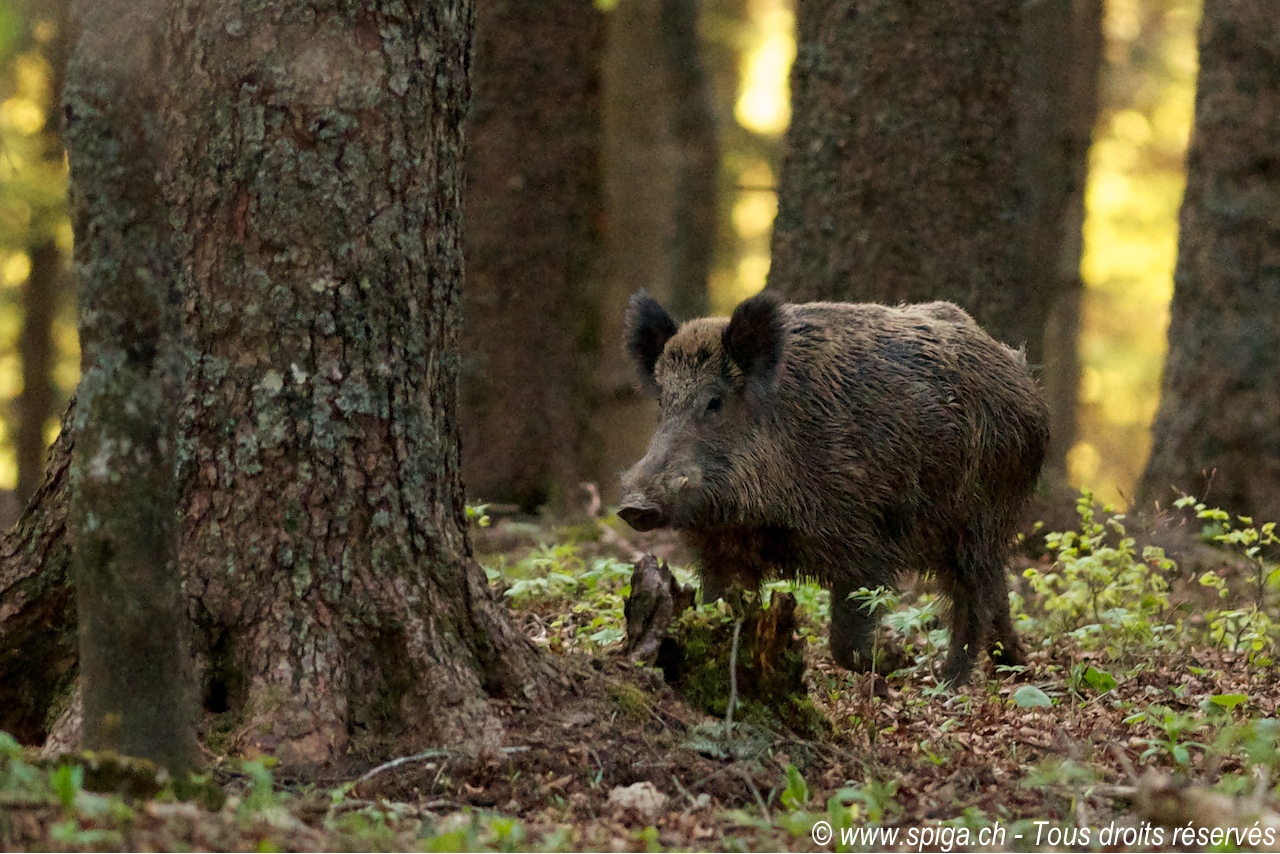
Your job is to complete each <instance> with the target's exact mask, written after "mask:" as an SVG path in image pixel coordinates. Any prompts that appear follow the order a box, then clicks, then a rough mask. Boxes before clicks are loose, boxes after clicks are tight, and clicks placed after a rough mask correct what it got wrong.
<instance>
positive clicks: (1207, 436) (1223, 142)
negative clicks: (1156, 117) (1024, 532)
mask: <svg viewBox="0 0 1280 854" xmlns="http://www.w3.org/2000/svg"><path fill="white" fill-rule="evenodd" d="M1199 40H1200V78H1199V83H1198V86H1197V89H1196V121H1195V128H1194V130H1193V131H1192V138H1191V147H1190V152H1189V154H1188V161H1187V189H1186V195H1185V196H1184V199H1183V203H1182V218H1181V235H1180V238H1179V245H1178V266H1177V271H1176V273H1175V276H1174V281H1175V288H1174V293H1173V304H1172V306H1171V317H1170V323H1169V356H1168V362H1167V363H1166V365H1165V373H1164V380H1163V387H1162V391H1161V398H1160V409H1159V412H1158V413H1157V415H1156V421H1155V425H1154V427H1153V428H1152V433H1153V436H1152V439H1153V447H1152V452H1151V458H1150V460H1149V461H1148V463H1147V469H1146V472H1145V473H1144V475H1143V477H1142V481H1141V483H1140V484H1139V492H1138V497H1139V499H1140V500H1141V501H1150V500H1159V501H1161V502H1168V501H1169V500H1170V499H1171V498H1172V497H1173V490H1174V489H1180V490H1186V491H1188V492H1191V493H1192V494H1195V495H1197V496H1199V497H1202V498H1206V499H1207V500H1208V501H1209V502H1210V503H1213V504H1216V505H1219V506H1222V507H1225V508H1228V509H1230V510H1232V511H1235V512H1237V513H1245V514H1251V515H1253V516H1256V517H1257V518H1258V519H1259V520H1260V521H1261V520H1271V521H1275V520H1280V347H1277V341H1280V213H1278V212H1280V155H1277V152H1280V76H1277V72H1276V69H1277V68H1280V17H1278V16H1277V15H1276V10H1275V7H1274V5H1273V4H1271V3H1268V2H1265V0H1207V1H1206V3H1205V7H1204V18H1203V20H1202V22H1201V24H1200V39H1199Z"/></svg>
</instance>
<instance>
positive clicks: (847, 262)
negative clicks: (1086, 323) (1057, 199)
mask: <svg viewBox="0 0 1280 854" xmlns="http://www.w3.org/2000/svg"><path fill="white" fill-rule="evenodd" d="M1022 5H1023V4H1021V3H1019V2H1017V0H982V2H976V3H942V4H938V3H929V4H903V3H900V2H896V1H894V0H877V2H871V3H853V2H849V0H799V2H798V4H797V31H798V32H797V51H796V61H795V65H794V66H793V68H792V72H791V81H792V119H791V127H790V130H789V131H788V137H787V144H788V151H787V155H786V158H785V160H784V162H783V167H782V173H781V176H780V181H779V199H778V217H777V220H776V221H775V224H774V233H773V265H772V268H771V270H770V273H769V283H770V285H771V286H772V287H774V288H777V289H778V290H780V291H782V292H783V293H784V294H786V295H787V296H788V297H790V298H792V299H794V300H813V299H846V300H867V301H876V302H889V303H895V302H900V301H918V300H929V299H950V300H953V301H955V302H957V303H959V304H960V305H962V306H964V307H965V308H967V309H969V310H970V311H971V312H972V313H973V315H974V316H975V317H976V318H977V319H978V321H979V322H980V323H982V324H983V325H984V326H985V327H986V328H987V329H988V331H990V332H991V333H992V334H993V335H994V336H995V337H997V338H999V339H1001V340H1003V341H1007V342H1010V343H1012V344H1023V343H1025V344H1026V346H1027V349H1028V355H1029V357H1030V359H1031V361H1032V362H1033V363H1040V362H1041V361H1042V359H1043V342H1044V329H1045V318H1046V316H1047V314H1048V310H1049V303H1048V299H1047V293H1048V289H1047V288H1043V287H1036V286H1035V285H1034V283H1031V282H1029V281H1028V280H1027V277H1026V270H1027V267H1026V247H1027V245H1026V234H1025V228H1026V223H1027V219H1026V211H1025V209H1024V204H1023V199H1022V188H1021V187H1020V178H1019V161H1018V146H1017V126H1016V109H1015V84H1016V82H1017V78H1018V69H1019V55H1020V53H1021V50H1020V44H1021V29H1020V26H1021V21H1020V11H1019V10H1020V8H1021V7H1022Z"/></svg>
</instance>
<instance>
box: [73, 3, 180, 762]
mask: <svg viewBox="0 0 1280 854" xmlns="http://www.w3.org/2000/svg"><path fill="white" fill-rule="evenodd" d="M162 8H163V0H118V2H102V0H88V2H84V3H82V4H81V5H79V6H78V7H77V10H76V13H77V18H78V21H77V23H78V30H79V33H80V38H79V43H78V44H77V46H76V50H75V54H74V60H73V61H72V63H71V65H70V67H69V69H68V75H67V87H66V88H67V91H66V104H67V108H68V109H67V115H68V120H67V149H68V157H69V160H70V164H71V174H72V187H73V192H74V200H75V205H74V216H73V221H74V225H75V231H76V262H77V264H76V266H77V270H78V271H79V276H80V295H81V308H82V311H81V324H80V341H81V347H82V351H81V352H82V364H81V380H80V391H79V408H78V410H77V418H76V421H75V429H76V431H77V434H78V435H77V441H76V447H75V451H74V453H73V455H72V465H71V475H70V476H71V502H72V505H71V513H70V524H69V529H70V536H71V544H72V560H73V569H74V575H75V584H76V598H77V601H78V605H79V607H78V615H79V627H80V687H81V691H82V696H83V714H84V732H83V737H84V746H85V747H87V748H91V749H94V750H114V751H116V752H118V753H123V754H127V755H130V756H139V757H143V758H146V759H152V760H154V761H156V762H158V763H159V764H161V765H163V766H165V767H167V768H168V769H169V770H170V771H172V772H174V773H181V772H184V771H186V770H188V769H189V768H190V767H191V765H192V763H193V759H194V752H195V696H194V691H193V690H192V687H191V684H190V670H191V662H190V655H189V640H188V635H189V631H188V624H187V613H186V602H185V600H184V598H183V595H182V577H181V574H180V573H179V570H178V567H177V564H176V562H175V557H176V551H177V549H176V546H177V539H176V534H177V530H176V529H177V521H178V520H177V517H176V515H175V513H174V507H175V503H176V499H177V489H176V484H175V482H174V469H173V464H174V460H173V451H174V439H175V435H174V430H175V426H176V420H177V397H178V389H179V384H180V382H181V369H182V368H181V361H180V360H181V353H180V350H179V347H178V342H177V341H176V340H175V339H176V334H175V333H176V329H177V324H176V316H175V313H174V310H173V308H172V306H173V304H174V302H175V300H174V298H173V296H174V293H175V284H176V282H175V278H176V276H175V274H176V272H177V265H176V264H175V258H174V253H173V246H172V244H171V241H170V232H169V222H168V217H167V216H166V213H167V210H166V207H165V204H164V199H163V196H162V192H161V187H160V185H159V183H158V177H159V172H160V168H161V164H162V161H163V150H162V148H163V139H164V137H163V136H162V135H161V134H160V133H159V128H158V126H157V125H156V123H155V121H154V119H155V118H156V117H157V115H158V107H159V102H160V97H161V94H162V85H161V79H160V76H159V70H160V59H161V58H160V55H159V50H160V44H161V39H160V36H161V34H162V29H161V27H162V23H163V22H162V21H161V19H160V17H159V13H160V11H161V9H162Z"/></svg>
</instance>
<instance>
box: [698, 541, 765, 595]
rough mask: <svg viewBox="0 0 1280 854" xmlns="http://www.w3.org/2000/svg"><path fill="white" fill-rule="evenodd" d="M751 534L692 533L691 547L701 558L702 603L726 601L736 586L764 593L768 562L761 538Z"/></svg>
mask: <svg viewBox="0 0 1280 854" xmlns="http://www.w3.org/2000/svg"><path fill="white" fill-rule="evenodd" d="M753 534H754V532H752V531H749V530H745V531H744V530H739V529H728V530H725V531H719V530H717V531H692V532H690V533H689V534H688V539H689V544H690V545H691V546H692V547H693V550H694V551H695V552H696V553H697V555H698V579H699V581H700V582H701V585H702V601H703V602H714V601H716V600H717V599H723V598H725V594H727V593H728V592H729V588H731V587H733V586H734V585H738V586H740V587H742V588H743V589H744V590H749V591H753V592H754V591H756V590H758V589H760V582H761V581H763V580H764V576H765V568H766V567H765V562H764V557H763V555H762V554H761V549H760V544H759V542H758V537H756V536H754V535H753Z"/></svg>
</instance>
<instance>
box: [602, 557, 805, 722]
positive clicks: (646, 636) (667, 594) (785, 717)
mask: <svg viewBox="0 0 1280 854" xmlns="http://www.w3.org/2000/svg"><path fill="white" fill-rule="evenodd" d="M732 598H733V599H735V600H736V604H735V605H734V606H726V605H724V604H720V603H714V604H704V605H702V606H701V607H697V608H694V607H693V602H694V596H693V590H692V589H691V588H688V587H684V586H683V585H681V584H680V583H679V582H677V581H676V580H675V578H674V576H672V574H671V571H670V570H669V569H668V568H667V566H666V565H665V564H660V563H659V562H658V560H657V558H655V557H653V556H652V555H645V556H644V557H643V558H641V559H640V560H639V561H638V562H637V563H636V568H635V572H634V573H633V574H632V576H631V596H630V597H629V598H628V600H627V604H626V609H625V613H626V618H627V640H626V644H625V646H624V651H625V653H626V654H627V655H629V656H630V657H631V658H632V659H633V660H634V661H637V662H640V663H645V664H650V663H651V664H653V665H655V666H657V667H659V668H661V670H662V672H663V675H664V676H665V678H666V681H667V683H668V684H670V685H671V686H672V687H673V688H674V689H675V690H676V691H677V692H678V693H679V694H680V695H681V696H682V697H684V699H685V701H686V702H688V703H689V704H690V705H691V706H693V707H695V708H697V709H699V710H701V711H704V712H706V713H707V714H711V715H715V716H717V717H724V716H725V714H726V713H727V711H728V708H729V697H730V688H731V686H730V679H729V660H730V656H731V654H732V650H733V634H734V626H735V624H736V623H737V622H738V620H739V619H740V620H741V621H742V625H741V629H740V631H739V642H738V651H737V652H738V654H737V666H736V677H737V704H736V708H735V711H734V717H735V719H737V720H744V721H748V722H750V723H754V724H758V725H761V726H766V727H769V728H777V727H779V726H782V727H787V728H790V729H793V730H795V731H797V732H800V733H803V734H809V735H812V734H815V733H817V732H820V731H822V730H823V729H824V727H825V721H824V720H823V718H822V716H821V714H819V712H818V711H817V709H815V708H814V706H813V704H812V702H811V701H810V700H809V695H808V693H807V692H806V691H805V687H804V671H805V663H804V651H803V642H802V641H801V640H800V638H799V636H798V635H797V634H796V599H795V596H793V595H792V594H790V593H774V594H773V596H772V599H771V601H770V603H769V606H768V607H764V606H763V604H762V602H761V600H760V597H758V596H755V595H753V594H740V595H736V596H733V597H732Z"/></svg>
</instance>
